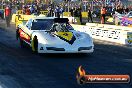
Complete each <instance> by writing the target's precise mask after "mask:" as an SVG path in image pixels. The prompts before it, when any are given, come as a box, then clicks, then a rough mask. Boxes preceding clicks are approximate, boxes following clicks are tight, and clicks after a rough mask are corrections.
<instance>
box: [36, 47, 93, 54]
mask: <svg viewBox="0 0 132 88" xmlns="http://www.w3.org/2000/svg"><path fill="white" fill-rule="evenodd" d="M93 51H94V49H93V47H92V48H91V49H89V50H78V49H77V50H74V49H69V50H68V49H66V50H64V51H59V50H38V53H93Z"/></svg>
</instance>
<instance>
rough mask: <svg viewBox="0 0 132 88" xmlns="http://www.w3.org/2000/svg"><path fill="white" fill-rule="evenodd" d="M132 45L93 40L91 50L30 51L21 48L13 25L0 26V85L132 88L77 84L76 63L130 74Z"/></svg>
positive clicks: (98, 70)
mask: <svg viewBox="0 0 132 88" xmlns="http://www.w3.org/2000/svg"><path fill="white" fill-rule="evenodd" d="M131 55H132V49H130V48H129V47H126V46H122V45H120V46H118V45H112V44H109V43H104V42H103V41H102V42H99V41H95V52H94V53H93V54H90V55H89V54H88V55H84V54H41V55H38V54H34V53H32V52H31V49H30V48H28V47H27V48H21V47H20V46H19V43H18V42H17V41H16V39H15V29H11V28H8V29H7V30H0V87H1V88H132V83H131V82H130V83H128V84H86V85H78V84H77V81H76V72H77V69H78V67H79V66H80V65H82V66H83V68H84V69H85V70H86V73H87V74H128V75H130V76H131V77H132V56H131Z"/></svg>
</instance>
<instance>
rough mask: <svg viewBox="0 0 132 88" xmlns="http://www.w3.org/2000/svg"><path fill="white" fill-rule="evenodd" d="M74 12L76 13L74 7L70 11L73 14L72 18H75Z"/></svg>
mask: <svg viewBox="0 0 132 88" xmlns="http://www.w3.org/2000/svg"><path fill="white" fill-rule="evenodd" d="M73 11H74V8H73V7H72V8H71V9H70V13H71V16H72V17H74V12H73Z"/></svg>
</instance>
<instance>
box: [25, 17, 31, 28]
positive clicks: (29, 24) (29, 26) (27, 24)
mask: <svg viewBox="0 0 132 88" xmlns="http://www.w3.org/2000/svg"><path fill="white" fill-rule="evenodd" d="M31 26H32V19H30V20H29V21H28V22H27V23H26V27H27V28H28V29H31Z"/></svg>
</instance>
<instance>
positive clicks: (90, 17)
mask: <svg viewBox="0 0 132 88" xmlns="http://www.w3.org/2000/svg"><path fill="white" fill-rule="evenodd" d="M89 20H91V22H92V23H93V19H92V14H91V10H90V8H89V9H88V22H89Z"/></svg>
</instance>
